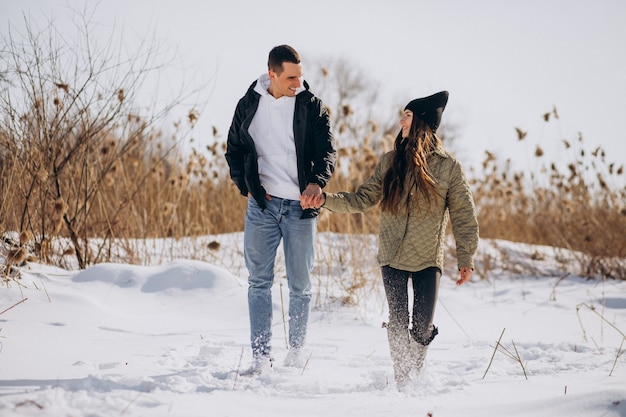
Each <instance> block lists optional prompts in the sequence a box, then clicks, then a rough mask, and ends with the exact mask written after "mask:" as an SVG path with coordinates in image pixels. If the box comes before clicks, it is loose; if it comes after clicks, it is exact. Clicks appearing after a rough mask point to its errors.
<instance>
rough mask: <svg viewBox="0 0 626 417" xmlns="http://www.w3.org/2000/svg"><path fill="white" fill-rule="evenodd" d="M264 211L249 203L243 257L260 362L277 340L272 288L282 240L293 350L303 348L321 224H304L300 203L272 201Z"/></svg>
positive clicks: (253, 339) (313, 220) (254, 343)
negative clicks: (274, 329)
mask: <svg viewBox="0 0 626 417" xmlns="http://www.w3.org/2000/svg"><path fill="white" fill-rule="evenodd" d="M266 204H267V208H266V209H265V210H261V208H260V207H259V205H258V204H257V202H256V201H255V199H254V198H252V197H249V198H248V208H247V210H246V223H245V229H244V257H245V261H246V267H247V268H248V272H249V274H250V277H249V278H248V284H249V286H248V308H249V313H250V342H251V346H252V354H253V355H254V356H255V357H258V356H263V355H269V354H270V351H271V338H272V293H271V289H272V284H273V283H274V263H275V260H276V251H277V249H278V246H279V244H280V241H281V239H282V241H283V250H284V254H285V269H286V272H287V284H288V287H289V346H290V347H291V348H300V347H302V346H303V345H304V339H305V337H306V329H307V323H308V320H309V304H310V302H311V278H310V274H311V270H312V269H313V262H314V260H315V232H316V230H317V218H316V217H314V218H308V219H300V216H301V215H302V208H301V207H300V202H299V201H296V200H285V199H282V198H278V197H272V200H269V201H266Z"/></svg>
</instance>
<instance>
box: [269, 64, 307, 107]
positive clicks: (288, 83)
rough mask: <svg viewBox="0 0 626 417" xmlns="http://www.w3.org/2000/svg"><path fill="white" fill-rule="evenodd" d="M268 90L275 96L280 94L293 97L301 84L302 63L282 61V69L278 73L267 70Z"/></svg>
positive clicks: (279, 96)
mask: <svg viewBox="0 0 626 417" xmlns="http://www.w3.org/2000/svg"><path fill="white" fill-rule="evenodd" d="M269 76H270V88H269V92H270V94H271V95H273V96H274V97H275V98H281V97H282V96H287V97H295V95H296V91H297V89H298V88H299V87H300V86H301V85H302V83H301V81H300V79H301V78H302V64H294V63H291V62H283V71H282V72H281V73H280V74H278V73H277V72H275V71H273V70H269Z"/></svg>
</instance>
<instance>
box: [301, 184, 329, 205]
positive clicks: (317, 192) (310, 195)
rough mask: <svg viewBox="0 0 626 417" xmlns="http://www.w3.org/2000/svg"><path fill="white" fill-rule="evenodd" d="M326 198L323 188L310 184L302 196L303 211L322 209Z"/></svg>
mask: <svg viewBox="0 0 626 417" xmlns="http://www.w3.org/2000/svg"><path fill="white" fill-rule="evenodd" d="M325 201H326V198H325V197H324V193H322V187H320V186H319V185H318V184H309V185H307V187H306V189H305V190H304V191H303V192H302V195H300V206H301V207H302V209H303V210H306V209H310V208H319V207H322V205H323V204H324V202H325Z"/></svg>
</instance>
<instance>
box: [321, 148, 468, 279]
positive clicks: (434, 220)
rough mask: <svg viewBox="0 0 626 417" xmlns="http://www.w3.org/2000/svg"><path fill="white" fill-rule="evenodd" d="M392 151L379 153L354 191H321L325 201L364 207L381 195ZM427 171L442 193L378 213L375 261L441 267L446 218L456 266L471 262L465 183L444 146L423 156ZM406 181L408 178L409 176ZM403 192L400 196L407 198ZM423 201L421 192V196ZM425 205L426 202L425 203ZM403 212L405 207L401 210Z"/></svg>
mask: <svg viewBox="0 0 626 417" xmlns="http://www.w3.org/2000/svg"><path fill="white" fill-rule="evenodd" d="M393 153H394V151H392V152H389V153H386V154H385V155H383V156H382V158H381V159H380V161H379V162H378V165H377V166H376V169H375V170H374V174H373V175H372V176H371V177H370V178H369V179H367V180H366V181H365V182H364V183H363V184H361V185H360V186H359V187H358V189H357V190H356V191H355V192H353V193H349V192H339V193H336V194H333V193H326V203H325V204H324V207H325V208H327V209H329V210H331V211H334V212H338V213H360V212H363V211H366V210H368V209H370V208H372V207H374V206H375V205H376V204H378V203H379V202H380V200H381V198H382V182H383V177H384V175H385V173H386V172H387V170H388V169H389V167H390V166H391V162H392V160H393ZM428 165H429V168H430V172H431V174H432V175H433V177H434V178H435V180H436V181H437V192H438V194H439V195H441V196H444V197H445V198H439V197H435V198H431V204H430V206H428V204H427V203H426V202H424V203H423V204H422V205H421V206H420V207H418V206H417V205H416V204H415V203H414V202H413V203H411V206H410V208H409V210H408V213H403V214H399V215H391V214H390V213H388V212H382V213H381V215H380V231H379V242H378V244H379V247H378V262H379V264H380V265H381V266H383V265H389V266H391V267H393V268H396V269H402V270H405V271H412V272H415V271H421V270H423V269H425V268H428V267H431V266H436V267H439V268H440V269H441V270H442V271H443V243H444V238H445V230H446V225H447V223H448V219H450V221H451V224H452V232H453V234H454V239H455V241H456V248H457V262H458V267H459V268H461V267H469V268H474V261H473V256H474V253H475V252H476V247H477V245H478V221H477V220H476V209H475V206H474V200H473V198H472V193H471V191H470V188H469V185H468V183H467V180H466V178H465V175H464V173H463V169H462V168H461V165H460V164H459V163H458V161H457V160H456V159H455V158H453V157H452V156H451V155H449V154H448V153H447V152H446V151H444V150H443V149H440V148H439V149H437V150H435V151H434V152H432V153H431V154H430V155H429V156H428ZM409 180H410V181H411V182H413V181H412V178H409ZM406 197H407V196H406V195H404V196H402V197H401V199H400V201H406ZM424 201H425V197H424ZM429 207H430V208H429ZM404 211H405V212H406V211H407V210H404Z"/></svg>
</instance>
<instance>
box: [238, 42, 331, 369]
mask: <svg viewBox="0 0 626 417" xmlns="http://www.w3.org/2000/svg"><path fill="white" fill-rule="evenodd" d="M226 160H227V161H228V165H229V167H230V176H231V178H232V179H233V181H234V182H235V184H236V185H237V187H238V188H239V191H240V192H241V194H242V195H244V196H247V197H248V206H247V209H246V219H245V229H244V257H245V262H246V267H247V268H248V272H249V278H248V284H249V287H248V308H249V313H250V342H251V347H252V355H253V363H252V367H251V368H250V369H249V370H248V371H247V372H245V374H258V373H261V372H263V370H265V369H268V368H269V367H271V364H272V358H271V336H272V296H271V289H272V284H273V281H274V262H275V259H276V251H277V248H278V246H279V244H280V241H281V239H282V242H283V248H284V254H285V268H286V272H287V283H288V287H289V352H288V354H287V357H286V358H285V365H287V366H303V365H304V364H303V356H302V348H303V346H304V342H305V337H306V331H307V323H308V318H309V303H310V300H311V282H310V273H311V270H312V268H313V262H314V258H315V253H314V245H315V232H316V229H317V215H318V213H319V209H314V208H311V209H307V210H303V209H302V207H301V206H300V196H317V195H320V194H321V193H322V188H323V187H324V186H325V185H326V183H327V182H328V181H329V180H330V177H331V175H332V173H333V171H334V169H335V161H336V150H335V146H334V139H333V136H332V133H331V131H330V121H329V116H328V112H327V110H326V108H325V107H324V105H323V103H322V102H321V100H320V99H319V98H317V97H315V96H314V95H313V94H312V93H311V92H309V89H308V84H307V83H306V82H302V64H301V62H300V56H299V54H298V52H296V51H295V50H294V49H293V48H292V47H290V46H288V45H281V46H277V47H275V48H273V49H272V50H271V51H270V53H269V59H268V72H267V73H265V74H262V75H261V76H260V77H259V79H258V80H256V81H254V82H253V83H252V85H251V86H250V87H249V88H248V91H247V92H246V94H245V95H244V96H243V97H242V98H241V99H240V100H239V102H238V104H237V107H236V109H235V115H234V117H233V121H232V124H231V126H230V130H229V132H228V142H227V149H226Z"/></svg>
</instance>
